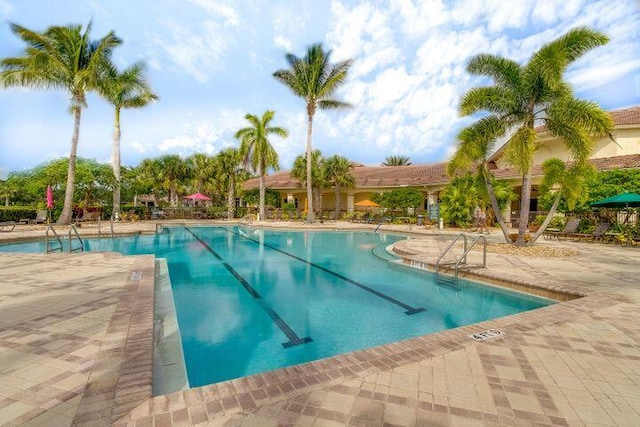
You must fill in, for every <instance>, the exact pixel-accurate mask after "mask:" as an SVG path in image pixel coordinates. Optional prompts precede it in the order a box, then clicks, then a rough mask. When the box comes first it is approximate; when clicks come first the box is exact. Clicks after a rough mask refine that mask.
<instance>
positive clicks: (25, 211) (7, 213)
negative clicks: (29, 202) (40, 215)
mask: <svg viewBox="0 0 640 427" xmlns="http://www.w3.org/2000/svg"><path fill="white" fill-rule="evenodd" d="M36 215H37V209H34V208H30V207H27V206H2V207H0V222H2V221H20V220H21V219H35V217H36Z"/></svg>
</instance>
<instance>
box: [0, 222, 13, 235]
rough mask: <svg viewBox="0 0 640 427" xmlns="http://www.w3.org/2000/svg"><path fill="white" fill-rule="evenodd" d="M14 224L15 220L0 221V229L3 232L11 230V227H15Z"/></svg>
mask: <svg viewBox="0 0 640 427" xmlns="http://www.w3.org/2000/svg"><path fill="white" fill-rule="evenodd" d="M16 224H17V222H15V221H2V222H0V231H1V232H3V233H8V232H10V231H13V229H14V228H16Z"/></svg>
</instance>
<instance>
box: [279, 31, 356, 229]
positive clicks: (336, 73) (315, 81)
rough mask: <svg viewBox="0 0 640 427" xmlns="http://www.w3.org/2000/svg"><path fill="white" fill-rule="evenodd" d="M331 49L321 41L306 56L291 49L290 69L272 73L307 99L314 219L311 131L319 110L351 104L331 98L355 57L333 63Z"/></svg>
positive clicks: (310, 212) (309, 195)
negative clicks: (330, 60) (301, 56)
mask: <svg viewBox="0 0 640 427" xmlns="http://www.w3.org/2000/svg"><path fill="white" fill-rule="evenodd" d="M330 55H331V51H328V52H325V51H324V50H323V48H322V44H319V43H318V44H314V45H311V46H309V47H308V49H307V53H306V55H305V56H304V57H303V58H299V57H297V56H295V55H294V54H292V53H288V54H287V55H286V59H287V62H288V63H289V68H288V69H283V70H278V71H276V72H275V73H273V76H274V77H275V78H276V80H278V81H279V82H281V83H283V84H285V85H286V86H288V87H289V89H291V90H292V91H293V93H294V94H295V95H297V96H299V97H300V98H302V99H304V101H305V102H306V104H307V179H306V182H307V200H308V204H309V206H308V213H307V221H309V222H315V213H314V210H313V202H312V199H313V195H312V188H311V182H312V180H311V152H312V151H313V149H312V146H311V134H312V131H313V116H314V114H315V113H316V110H317V109H318V108H320V109H321V110H328V109H337V108H345V107H348V106H349V104H347V103H345V102H342V101H337V100H335V99H332V96H333V95H334V94H335V92H336V90H337V89H338V88H339V87H340V85H341V84H342V83H344V81H345V79H346V78H347V71H348V70H349V67H350V66H351V63H352V61H351V60H350V59H349V60H346V61H340V62H338V63H337V64H331V63H330V62H329V57H330Z"/></svg>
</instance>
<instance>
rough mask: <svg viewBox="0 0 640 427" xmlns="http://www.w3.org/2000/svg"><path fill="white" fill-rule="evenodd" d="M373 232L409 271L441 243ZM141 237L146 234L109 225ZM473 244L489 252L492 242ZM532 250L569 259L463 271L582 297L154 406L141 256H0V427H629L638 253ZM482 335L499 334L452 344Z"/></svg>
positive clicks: (635, 370)
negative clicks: (384, 237) (393, 240)
mask: <svg viewBox="0 0 640 427" xmlns="http://www.w3.org/2000/svg"><path fill="white" fill-rule="evenodd" d="M254 224H255V225H258V223H254ZM264 225H266V226H270V227H287V226H290V224H287V223H281V224H280V223H265V224H264ZM102 227H103V230H102V232H103V233H104V230H105V229H106V227H105V225H104V224H103V225H102ZM299 227H305V226H304V225H300V226H299ZM373 227H375V226H367V225H363V224H350V223H341V222H338V223H336V222H331V223H324V224H321V225H318V228H320V229H326V230H335V229H361V228H369V229H372V228H373ZM383 229H385V230H388V231H390V230H396V231H411V232H412V233H416V234H415V237H414V238H412V239H410V240H408V241H404V242H401V243H400V244H399V245H398V247H397V249H398V250H399V251H401V252H402V253H403V254H404V255H405V256H406V257H407V259H408V261H407V262H410V260H414V262H415V263H420V262H423V263H426V262H430V261H432V260H433V258H434V257H435V256H436V255H437V253H438V252H439V250H440V248H442V247H444V245H445V244H446V243H447V241H450V240H451V239H452V237H453V236H452V232H448V231H446V230H445V231H444V232H440V231H438V230H426V229H424V228H419V227H416V226H413V227H412V228H411V230H409V229H408V226H391V225H385V226H384V227H383ZM153 230H155V223H151V222H138V223H133V224H118V225H117V226H116V232H117V233H130V232H136V231H143V232H152V231H153ZM80 232H81V234H83V235H88V234H91V233H92V232H93V233H95V232H97V230H96V228H95V227H93V228H91V226H89V227H83V228H82V229H81V230H80ZM34 236H35V237H40V238H42V237H43V236H44V227H42V226H23V227H16V230H15V231H13V232H10V233H0V242H4V241H8V240H13V239H25V238H30V237H34ZM488 238H489V240H490V241H495V242H500V241H501V236H500V235H498V234H497V232H496V231H493V233H492V234H491V235H489V236H488ZM538 244H539V245H544V246H549V247H556V248H560V247H567V248H570V249H573V250H576V251H577V252H578V254H577V255H575V256H570V257H552V258H541V257H531V256H522V255H503V254H495V253H489V254H487V263H488V268H487V269H485V270H480V269H478V270H473V272H472V274H474V275H477V276H478V277H481V278H484V279H485V280H486V281H489V282H496V281H508V282H510V283H513V284H514V287H515V288H516V289H523V288H525V287H529V290H532V289H533V290H534V291H535V292H536V293H539V294H545V292H547V291H548V290H551V291H553V292H557V291H564V292H569V293H572V294H580V295H584V297H582V298H578V299H572V300H570V301H567V302H563V303H560V304H555V305H552V306H549V307H545V308H542V309H538V310H534V311H530V312H526V313H521V314H517V315H513V316H508V317H503V318H500V319H495V320H491V321H486V322H483V323H480V324H475V325H469V326H464V327H460V328H456V329H452V330H448V331H444V332H440V333H436V334H432V335H426V336H423V337H418V338H414V339H409V340H405V341H401V342H397V343H392V344H389V345H385V346H380V347H375V348H371V349H367V350H362V351H357V352H354V353H349V354H346V355H341V356H336V357H333V358H329V359H323V360H319V361H316V362H311V363H307V364H303V365H298V366H293V367H289V368H284V369H279V370H276V371H272V372H267V373H263V374H258V375H253V376H251V377H246V378H241V379H237V380H232V381H226V382H223V383H219V384H214V385H209V386H204V387H199V388H195V389H191V390H187V391H182V392H176V393H171V394H168V395H164V396H158V397H152V396H151V384H152V369H153V366H152V360H153V358H152V353H153V302H154V301H153V298H154V296H153V278H154V268H155V267H154V258H153V256H129V257H125V256H121V255H119V254H114V253H81V254H79V253H75V254H72V255H67V254H49V255H44V254H16V253H0V271H1V272H2V273H1V274H0V282H1V284H0V425H26V426H68V425H78V426H90V425H91V426H98V425H118V426H125V425H130V426H172V425H210V426H221V425H229V426H245V425H246V426H289V425H300V426H342V425H354V426H413V425H424V426H433V425H438V426H476V425H478V426H502V425H513V426H516V425H517V426H519V425H569V426H574V425H575V426H612V425H619V426H637V425H640V248H638V247H620V246H615V245H604V244H600V243H584V242H581V243H576V242H567V241H561V242H558V241H546V240H540V241H539V242H538ZM478 256H479V254H478V253H477V252H474V254H473V255H471V257H470V261H472V260H473V259H476V258H477V257H478ZM489 329H497V330H500V331H502V332H504V335H502V336H501V337H498V338H493V339H489V340H487V341H483V342H478V341H475V340H473V339H471V338H470V337H469V336H468V335H470V334H473V333H478V332H482V331H485V330H489Z"/></svg>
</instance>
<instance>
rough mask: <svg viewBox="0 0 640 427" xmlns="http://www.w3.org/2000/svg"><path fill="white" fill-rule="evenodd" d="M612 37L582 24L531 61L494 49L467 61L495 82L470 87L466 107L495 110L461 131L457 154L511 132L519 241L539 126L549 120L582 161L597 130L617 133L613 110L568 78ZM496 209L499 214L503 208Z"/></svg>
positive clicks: (475, 154) (480, 153) (473, 155)
mask: <svg viewBox="0 0 640 427" xmlns="http://www.w3.org/2000/svg"><path fill="white" fill-rule="evenodd" d="M607 41H608V38H607V36H606V35H604V34H601V33H599V32H597V31H593V30H591V29H588V28H583V27H580V28H575V29H572V30H570V31H569V32H568V33H566V34H565V35H563V36H561V37H560V38H558V39H556V40H554V41H552V42H551V43H548V44H546V45H544V46H543V47H542V48H540V50H538V51H537V52H535V53H534V54H533V56H532V57H531V59H530V60H529V62H528V63H527V64H525V65H520V64H518V63H517V62H515V61H512V60H510V59H506V58H502V57H499V56H495V55H490V54H480V55H477V56H474V57H472V58H471V59H470V60H469V62H468V64H467V71H468V72H469V73H471V74H474V75H483V76H488V77H490V78H492V79H493V85H492V86H484V87H477V88H473V89H471V90H470V91H469V92H467V93H466V94H465V95H464V96H463V98H462V101H461V103H460V113H461V114H462V115H463V116H468V115H471V114H475V113H477V112H480V111H488V112H489V113H490V115H488V116H486V117H484V118H482V119H480V120H479V121H477V122H476V123H474V124H472V125H471V126H469V127H468V128H467V129H465V130H463V131H462V132H461V135H460V136H461V138H460V139H461V141H462V142H461V144H460V145H459V146H458V149H457V150H458V151H460V150H463V151H465V152H464V153H460V154H458V153H457V152H456V156H458V155H460V156H462V157H468V160H471V161H472V162H475V161H481V160H482V158H483V157H484V152H485V150H484V149H483V148H484V146H485V145H487V144H492V143H493V142H494V141H495V140H496V139H497V138H500V137H502V136H505V135H506V134H507V133H509V137H508V140H507V142H506V143H505V145H504V147H503V154H504V159H505V161H506V162H507V163H509V164H510V165H511V166H513V167H514V168H515V169H516V170H518V171H519V172H520V173H521V174H522V194H521V205H520V221H519V228H518V238H517V240H516V245H518V246H524V245H525V241H524V236H525V230H526V227H527V224H528V217H529V202H530V198H531V168H532V166H533V153H534V152H535V150H536V149H537V134H536V131H535V129H534V128H535V126H536V125H543V126H544V127H545V129H546V130H547V131H548V132H549V133H550V134H551V135H552V136H555V137H558V138H560V139H561V140H563V141H564V143H565V145H566V146H567V147H568V149H569V151H570V152H571V155H572V157H573V160H574V161H576V162H578V163H583V162H585V161H586V160H587V159H588V158H589V156H590V155H591V152H592V150H593V145H594V143H593V140H592V139H591V137H592V136H602V135H611V132H612V129H613V122H612V120H611V118H610V116H609V115H608V114H607V113H606V112H605V111H603V110H602V109H601V108H600V107H599V106H598V105H597V104H596V103H594V102H589V101H584V100H579V99H577V98H575V97H574V95H573V90H572V88H571V86H570V85H569V84H568V83H567V82H565V81H564V80H563V74H564V72H565V70H566V69H567V67H568V66H569V65H570V64H571V63H572V62H573V61H575V60H576V59H578V58H579V57H580V56H582V55H583V54H585V53H586V52H588V51H590V50H592V49H594V48H596V47H598V46H601V45H604V44H605V43H607ZM475 135H479V139H478V140H477V144H478V145H480V146H481V147H480V148H474V147H473V145H474V139H473V137H474V136H475ZM463 139H467V141H466V142H465V141H463ZM494 208H495V207H494ZM496 215H497V216H498V217H499V216H500V215H499V212H496Z"/></svg>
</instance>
